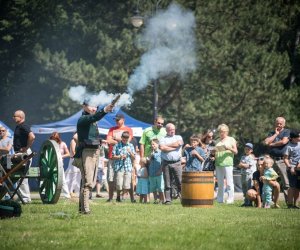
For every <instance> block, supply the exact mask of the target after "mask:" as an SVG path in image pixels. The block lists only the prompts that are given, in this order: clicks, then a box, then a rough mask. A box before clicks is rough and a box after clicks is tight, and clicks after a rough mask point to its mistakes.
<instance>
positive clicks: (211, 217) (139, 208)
mask: <svg viewBox="0 0 300 250" xmlns="http://www.w3.org/2000/svg"><path fill="white" fill-rule="evenodd" d="M240 205H241V201H238V202H236V203H235V204H234V205H224V204H222V205H221V204H215V205H214V207H213V208H183V207H182V206H181V204H180V203H179V201H176V202H175V203H174V204H173V205H171V206H165V205H154V204H131V203H130V202H128V201H125V202H123V203H118V204H116V203H105V199H100V200H95V201H93V203H92V204H91V209H92V214H90V215H79V214H78V212H77V209H78V204H77V202H75V201H68V200H62V201H59V203H58V204H56V205H44V204H42V203H41V201H39V200H35V201H34V202H33V203H32V204H29V205H25V206H23V207H22V208H23V213H22V215H21V217H20V218H14V219H5V220H0V232H1V233H0V244H1V245H0V246H1V247H0V249H289V250H291V249H300V211H299V210H296V209H294V210H291V209H284V208H282V209H256V208H242V207H239V206H240ZM282 205H283V204H282Z"/></svg>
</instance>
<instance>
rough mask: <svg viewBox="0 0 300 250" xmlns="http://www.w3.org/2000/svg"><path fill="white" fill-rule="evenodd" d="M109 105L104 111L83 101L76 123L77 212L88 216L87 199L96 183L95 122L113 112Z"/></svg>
mask: <svg viewBox="0 0 300 250" xmlns="http://www.w3.org/2000/svg"><path fill="white" fill-rule="evenodd" d="M113 107H114V106H113V105H112V104H109V105H107V106H106V107H104V109H97V107H95V106H94V105H92V104H90V103H88V101H85V102H84V103H83V112H82V116H81V117H80V118H79V120H78V122H77V135H78V144H77V147H76V153H75V155H74V165H75V166H77V167H78V168H80V172H81V186H80V194H79V212H80V213H82V214H90V213H91V211H90V206H89V197H90V193H91V191H92V188H93V185H94V183H96V177H97V168H98V162H99V156H100V138H99V131H98V126H97V121H99V120H101V119H102V118H103V117H104V116H105V115H106V114H107V113H108V112H111V111H112V110H113Z"/></svg>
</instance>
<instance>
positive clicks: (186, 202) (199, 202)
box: [181, 199, 214, 206]
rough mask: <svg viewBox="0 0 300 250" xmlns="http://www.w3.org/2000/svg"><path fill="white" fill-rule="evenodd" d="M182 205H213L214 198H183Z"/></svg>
mask: <svg viewBox="0 0 300 250" xmlns="http://www.w3.org/2000/svg"><path fill="white" fill-rule="evenodd" d="M181 204H182V205H187V206H192V205H194V206H195V205H213V204H214V200H213V199H203V200H195V199H182V200H181Z"/></svg>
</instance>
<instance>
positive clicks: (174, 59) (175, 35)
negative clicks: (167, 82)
mask: <svg viewBox="0 0 300 250" xmlns="http://www.w3.org/2000/svg"><path fill="white" fill-rule="evenodd" d="M195 26H196V25H195V17H194V15H193V13H192V12H190V11H187V10H184V9H182V8H180V6H179V5H177V4H171V5H170V6H169V8H168V9H167V10H165V11H159V12H158V13H157V14H156V15H155V16H153V17H152V18H151V19H149V22H148V23H147V25H146V28H145V30H144V32H143V35H142V39H141V40H142V43H143V44H144V45H145V47H146V50H147V52H146V53H145V54H144V55H143V56H142V57H141V60H140V65H139V66H138V67H137V68H136V69H135V70H134V72H133V74H132V75H131V76H130V78H129V82H128V92H129V94H131V95H132V94H133V93H134V92H136V91H138V90H142V89H144V88H145V87H146V86H147V85H148V84H149V83H150V82H151V81H152V80H156V79H158V78H159V77H164V76H168V75H170V74H177V75H178V76H179V77H181V78H182V79H183V78H184V77H185V76H186V74H187V73H189V72H192V71H193V70H195V69H196V62H197V60H196V52H195V36H194V28H195Z"/></svg>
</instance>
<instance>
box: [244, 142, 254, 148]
mask: <svg viewBox="0 0 300 250" xmlns="http://www.w3.org/2000/svg"><path fill="white" fill-rule="evenodd" d="M245 147H248V148H251V149H253V144H252V143H250V142H248V143H246V144H245Z"/></svg>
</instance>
